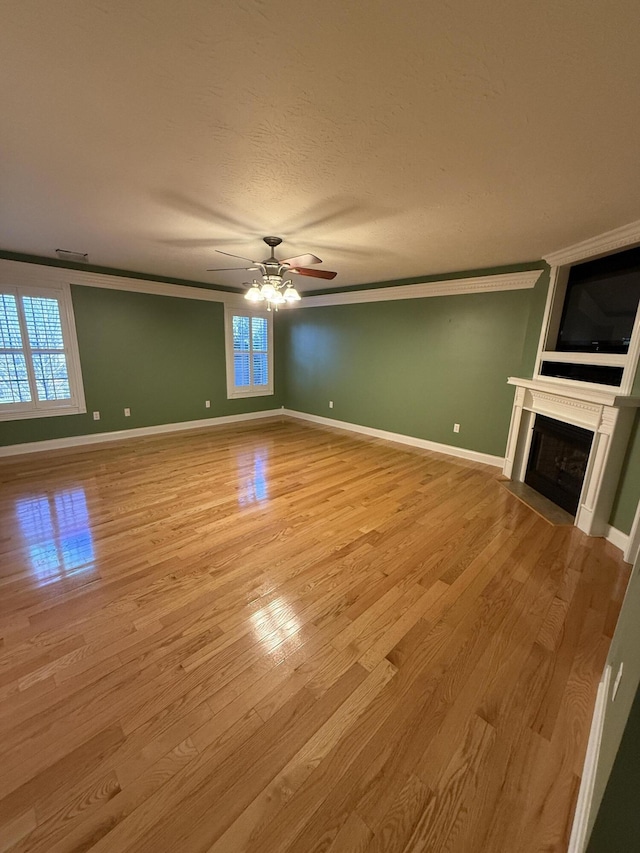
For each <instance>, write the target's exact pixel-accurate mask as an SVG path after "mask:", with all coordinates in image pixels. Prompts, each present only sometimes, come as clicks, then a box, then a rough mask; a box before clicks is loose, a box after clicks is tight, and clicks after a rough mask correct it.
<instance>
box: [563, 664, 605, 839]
mask: <svg viewBox="0 0 640 853" xmlns="http://www.w3.org/2000/svg"><path fill="white" fill-rule="evenodd" d="M610 682H611V665H610V664H607V666H606V667H605V670H604V673H603V675H602V679H601V681H600V684H599V685H598V693H597V696H596V706H595V710H594V712H593V719H592V721H591V731H590V732H589V743H588V745H587V754H586V757H585V759H584V767H583V770H582V782H581V784H580V792H579V794H578V802H577V804H576V813H575V817H574V819H573V828H572V830H571V838H570V839H569V850H568V853H584V850H585V848H586V846H587V841H588V838H587V829H588V826H589V816H590V814H591V808H592V805H593V791H594V786H595V781H596V770H597V768H598V757H599V755H600V744H601V743H602V732H603V729H604V718H605V710H606V705H607V698H608V696H609V684H610Z"/></svg>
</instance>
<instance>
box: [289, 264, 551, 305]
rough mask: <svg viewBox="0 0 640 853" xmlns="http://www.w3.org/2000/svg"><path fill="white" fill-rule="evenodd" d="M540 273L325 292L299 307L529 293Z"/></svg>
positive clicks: (498, 275)
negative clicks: (499, 292)
mask: <svg viewBox="0 0 640 853" xmlns="http://www.w3.org/2000/svg"><path fill="white" fill-rule="evenodd" d="M542 273H543V270H527V271H526V272H512V273H497V274H496V275H482V276H473V277H471V278H453V279H439V280H438V281H423V282H417V283H416V284H401V285H391V286H389V287H372V288H367V289H366V290H349V291H342V292H339V293H324V294H322V295H321V296H313V295H311V296H303V298H302V302H301V303H300V305H301V307H302V308H319V307H322V306H325V305H353V304H356V303H360V302H389V301H393V300H397V299H425V298H426V297H429V296H457V295H460V294H464V293H491V292H493V291H500V290H529V289H531V288H532V287H535V284H536V282H537V281H538V279H539V278H540V276H541V275H542Z"/></svg>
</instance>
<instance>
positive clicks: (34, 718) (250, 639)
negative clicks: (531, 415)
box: [0, 419, 629, 853]
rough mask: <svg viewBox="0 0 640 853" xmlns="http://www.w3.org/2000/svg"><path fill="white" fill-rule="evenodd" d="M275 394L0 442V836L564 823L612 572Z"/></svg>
mask: <svg viewBox="0 0 640 853" xmlns="http://www.w3.org/2000/svg"><path fill="white" fill-rule="evenodd" d="M497 474H498V472H497V470H496V469H492V468H490V467H488V466H485V465H482V464H480V463H475V462H469V461H465V460H460V459H453V458H450V457H445V456H442V455H438V454H435V453H431V452H429V451H424V450H420V449H418V448H410V447H399V446H396V445H392V444H390V443H387V442H384V441H381V440H379V439H373V438H366V437H357V438H356V437H354V436H352V435H348V434H346V433H344V432H340V431H337V430H327V429H324V428H320V427H316V426H314V425H303V424H295V423H291V422H286V421H280V420H278V419H272V420H269V421H262V422H261V423H259V424H258V423H247V424H244V425H241V426H239V425H237V424H236V425H234V426H233V427H216V428H210V429H203V430H195V431H191V432H189V433H181V434H168V435H164V436H154V437H150V438H145V439H135V440H127V441H121V442H117V443H116V442H114V443H113V444H111V445H103V446H100V447H98V446H96V447H94V448H92V449H91V450H90V451H86V450H84V449H77V450H74V449H71V450H64V451H60V452H55V453H47V454H35V455H33V456H30V457H24V458H19V457H16V458H7V459H5V460H1V461H0V528H1V529H2V537H0V590H1V595H0V839H2V840H1V842H0V851H3V850H6V851H9V850H11V851H12V853H79V851H85V853H89V851H93V853H114V851H118V853H158V851H160V853H163V851H165V850H166V851H167V853H168V851H174V850H180V851H181V853H207V852H208V851H209V853H240V851H245V853H320V851H322V853H327V851H330V853H362V851H369V853H374V851H383V850H384V851H385V853H391V851H406V853H409V851H411V853H415V851H419V850H425V851H427V850H428V851H429V853H447V852H448V853H476V851H478V853H480V851H482V853H504V851H506V850H517V851H518V852H519V853H534V851H539V850H541V849H549V850H557V851H562V850H564V849H566V842H567V838H568V832H569V829H570V825H571V819H572V812H573V808H574V806H575V799H576V792H577V786H578V784H579V775H580V772H581V767H582V760H583V756H584V750H585V748H586V738H587V733H588V724H589V716H590V713H591V709H592V707H593V703H594V700H595V694H596V690H597V684H598V680H599V677H600V674H601V669H602V666H603V662H604V658H605V655H606V653H607V649H608V646H609V642H610V639H611V636H612V634H613V630H614V628H615V624H616V619H617V616H618V613H619V611H620V606H621V603H622V599H623V596H624V591H625V589H626V584H627V581H628V577H629V567H628V566H626V565H625V564H624V563H623V562H622V559H621V556H620V553H619V552H618V551H617V550H616V549H615V548H613V546H611V544H610V543H607V542H604V541H603V540H601V539H590V538H588V537H586V536H584V534H582V533H581V532H580V531H579V530H577V529H576V528H571V527H554V526H553V525H550V524H548V523H547V522H545V521H544V520H542V519H540V518H539V517H538V516H536V515H535V513H533V512H532V511H531V510H529V509H528V507H526V506H525V505H524V504H522V503H521V502H520V501H518V500H517V499H516V498H514V497H513V496H512V495H511V494H509V492H508V491H507V490H505V489H504V488H502V487H501V485H500V483H499V481H498V477H497Z"/></svg>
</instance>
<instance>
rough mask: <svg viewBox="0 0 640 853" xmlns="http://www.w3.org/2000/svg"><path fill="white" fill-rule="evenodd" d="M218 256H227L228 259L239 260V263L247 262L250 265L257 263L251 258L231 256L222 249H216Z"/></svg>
mask: <svg viewBox="0 0 640 853" xmlns="http://www.w3.org/2000/svg"><path fill="white" fill-rule="evenodd" d="M216 252H218V254H219V255H227V256H228V257H230V258H240V260H241V261H249V263H250V264H255V263H257V262H256V261H254V260H253V259H252V258H245V256H244V255H232V254H231V252H223V251H222V249H216Z"/></svg>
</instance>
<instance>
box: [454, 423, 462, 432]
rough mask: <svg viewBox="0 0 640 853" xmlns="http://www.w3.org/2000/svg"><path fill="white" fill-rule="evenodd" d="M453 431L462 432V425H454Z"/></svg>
mask: <svg viewBox="0 0 640 853" xmlns="http://www.w3.org/2000/svg"><path fill="white" fill-rule="evenodd" d="M453 431H454V432H460V424H454V425H453Z"/></svg>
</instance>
